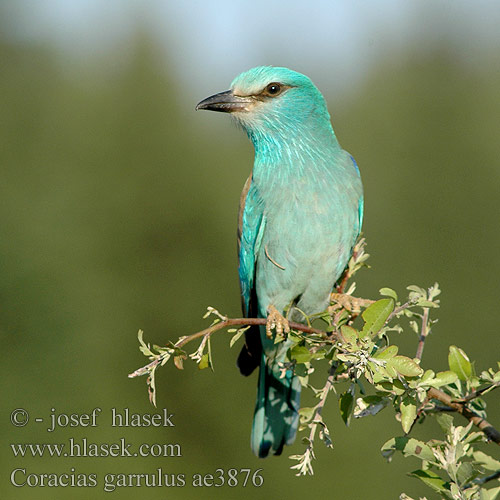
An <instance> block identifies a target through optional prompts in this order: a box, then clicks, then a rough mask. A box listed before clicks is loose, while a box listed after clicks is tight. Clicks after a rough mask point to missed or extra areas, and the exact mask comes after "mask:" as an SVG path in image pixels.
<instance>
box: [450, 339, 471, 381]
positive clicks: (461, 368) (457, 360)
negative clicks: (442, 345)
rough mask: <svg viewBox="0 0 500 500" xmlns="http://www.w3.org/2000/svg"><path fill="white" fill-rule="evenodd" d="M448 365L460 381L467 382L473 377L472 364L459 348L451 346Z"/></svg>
mask: <svg viewBox="0 0 500 500" xmlns="http://www.w3.org/2000/svg"><path fill="white" fill-rule="evenodd" d="M448 365H449V366H450V370H451V371H453V372H455V373H456V374H457V375H458V378H459V379H460V380H467V379H468V378H470V377H471V376H472V364H471V362H470V361H469V358H468V356H467V354H465V352H464V351H462V349H460V348H459V347H457V346H454V345H452V346H450V352H449V354H448Z"/></svg>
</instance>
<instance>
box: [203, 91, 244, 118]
mask: <svg viewBox="0 0 500 500" xmlns="http://www.w3.org/2000/svg"><path fill="white" fill-rule="evenodd" d="M250 102H251V99H250V98H249V97H241V96H237V95H234V94H233V91H232V90H226V91H225V92H220V93H218V94H215V95H212V96H210V97H207V98H206V99H203V101H201V102H199V103H198V104H197V105H196V108H195V109H196V110H199V109H208V110H209V111H222V112H224V113H233V112H234V111H246V110H247V106H248V104H249V103H250Z"/></svg>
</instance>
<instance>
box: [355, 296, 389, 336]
mask: <svg viewBox="0 0 500 500" xmlns="http://www.w3.org/2000/svg"><path fill="white" fill-rule="evenodd" d="M393 310H394V300H392V299H380V300H377V302H374V303H373V304H371V305H370V306H369V307H367V308H366V309H365V310H364V311H363V312H362V314H361V316H362V317H363V319H364V320H365V325H364V326H363V329H362V330H361V332H360V334H359V336H360V337H366V336H368V335H369V336H372V335H375V334H376V333H378V332H379V331H380V329H381V328H382V327H383V326H384V324H385V322H386V321H387V318H388V317H389V316H390V314H391V313H392V311H393Z"/></svg>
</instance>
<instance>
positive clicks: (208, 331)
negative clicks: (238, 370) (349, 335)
mask: <svg viewBox="0 0 500 500" xmlns="http://www.w3.org/2000/svg"><path fill="white" fill-rule="evenodd" d="M266 322H267V319H266V318H227V319H225V320H224V321H220V322H219V323H216V324H215V325H212V326H209V327H208V328H205V329H204V330H201V331H199V332H196V333H193V334H192V335H188V336H187V337H184V338H182V339H181V340H179V341H177V342H176V344H175V346H176V347H179V348H180V347H183V346H184V345H186V344H188V343H189V342H191V341H193V340H196V339H199V338H200V337H209V336H210V335H212V334H213V333H215V332H217V331H218V330H223V329H224V328H228V327H230V326H252V325H265V324H266ZM288 324H289V325H290V328H292V329H293V330H298V331H300V332H303V333H315V334H316V335H321V336H322V337H323V338H324V339H325V340H327V339H329V340H332V339H335V338H338V334H337V332H332V333H331V334H328V333H326V332H324V331H323V330H319V329H317V328H313V327H311V326H307V325H303V324H301V323H295V322H293V321H290V322H289V323H288ZM161 362H162V358H161V357H159V358H158V359H154V360H153V361H151V363H148V364H147V365H145V366H143V367H141V368H138V369H137V370H135V371H134V372H133V373H130V374H129V378H134V377H138V376H141V375H144V374H145V373H148V372H149V371H150V370H151V369H153V368H154V367H155V366H157V365H158V364H160V363H161Z"/></svg>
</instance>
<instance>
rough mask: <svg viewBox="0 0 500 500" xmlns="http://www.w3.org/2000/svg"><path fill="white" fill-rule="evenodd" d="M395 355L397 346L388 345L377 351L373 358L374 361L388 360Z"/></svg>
mask: <svg viewBox="0 0 500 500" xmlns="http://www.w3.org/2000/svg"><path fill="white" fill-rule="evenodd" d="M397 353H398V346H397V345H390V346H388V347H386V348H385V349H382V350H381V351H378V352H377V353H376V354H374V356H373V357H374V358H376V359H390V358H393V357H394V356H396V354H397Z"/></svg>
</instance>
